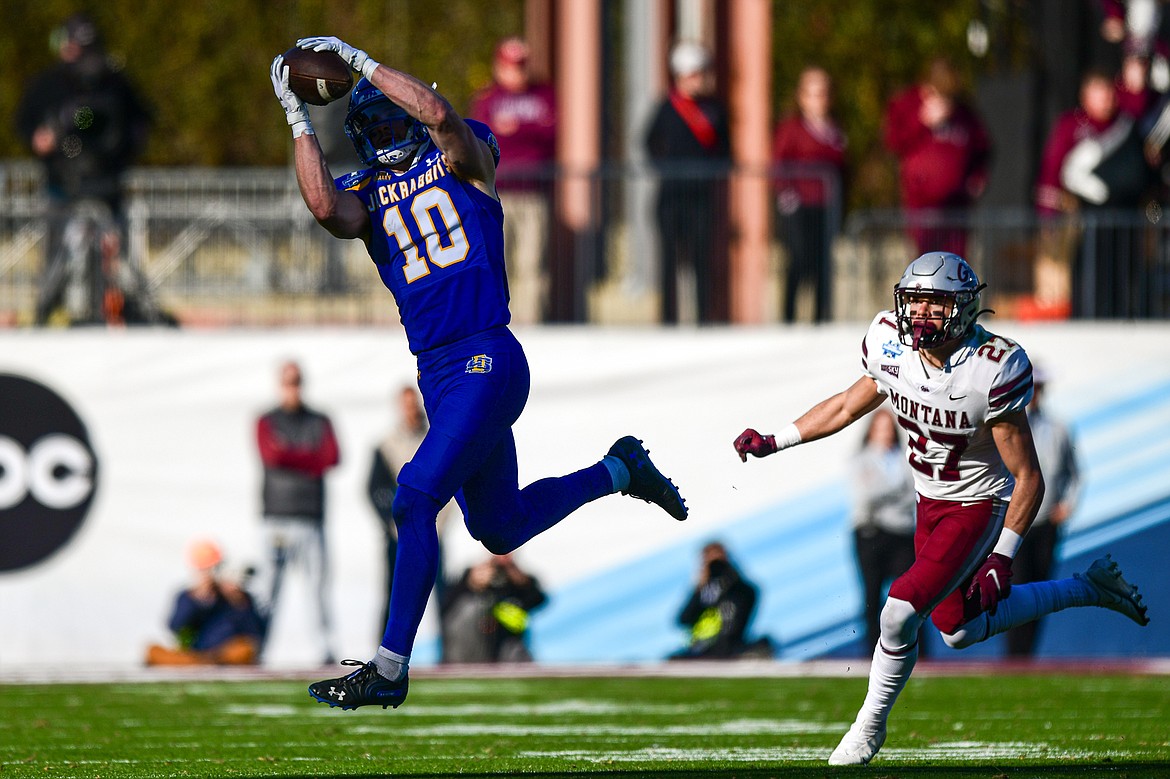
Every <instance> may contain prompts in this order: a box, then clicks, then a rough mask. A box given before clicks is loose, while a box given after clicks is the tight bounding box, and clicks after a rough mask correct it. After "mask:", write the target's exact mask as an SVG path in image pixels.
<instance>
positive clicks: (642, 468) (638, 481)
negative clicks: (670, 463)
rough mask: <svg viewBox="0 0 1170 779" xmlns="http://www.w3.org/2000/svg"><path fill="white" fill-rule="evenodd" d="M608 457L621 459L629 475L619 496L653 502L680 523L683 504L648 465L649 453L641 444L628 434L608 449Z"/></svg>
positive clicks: (674, 489) (669, 484)
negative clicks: (627, 482) (628, 479)
mask: <svg viewBox="0 0 1170 779" xmlns="http://www.w3.org/2000/svg"><path fill="white" fill-rule="evenodd" d="M608 454H609V456H611V457H616V458H618V459H619V460H621V461H622V463H623V464H624V465H625V466H626V469H627V470H628V471H629V472H630V484H629V486H627V487H626V488H625V489H624V490H622V494H623V495H629V496H631V497H634V498H640V499H642V500H644V501H646V502H647V503H655V504H657V505H658V506H661V507H662V510H663V511H665V512H666V513H667V514H669V515H670V516H672V517H674V518H675V519H677V520H679V521H680V522H681V521H682V520H684V519H686V518H687V504H686V501H684V500H683V498H682V495H680V494H679V493H678V487H675V486H674V483H673V482H671V480H670V479H668V478H666V477H665V476H663V475H662V473H661V472H659V470H658V469H657V468H655V467H654V463H652V462H650V452H648V451H647V450H646V447H644V446H642V442H641V441H639V440H638V439H637V438H634V437H633V436H632V435H628V436H625V437H624V438H619V439H618V440H617V441H615V442H614V445H613V446H611V447H610V448H609V452H608Z"/></svg>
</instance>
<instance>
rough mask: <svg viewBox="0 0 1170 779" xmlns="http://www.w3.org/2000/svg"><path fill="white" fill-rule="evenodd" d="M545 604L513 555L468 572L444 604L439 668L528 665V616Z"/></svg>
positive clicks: (496, 557)
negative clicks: (503, 664) (501, 664)
mask: <svg viewBox="0 0 1170 779" xmlns="http://www.w3.org/2000/svg"><path fill="white" fill-rule="evenodd" d="M547 600H548V598H547V596H546V595H545V594H544V591H543V590H542V589H541V588H540V582H538V581H537V580H536V579H535V578H534V577H533V576H531V575H530V574H528V573H525V572H524V571H522V570H521V569H520V567H519V566H517V565H516V561H515V560H514V559H513V558H512V555H511V554H505V555H494V556H492V557H490V558H488V559H486V560H484V561H483V562H481V563H479V564H478V565H474V566H472V567H470V568H468V569H467V570H466V571H464V573H463V576H462V577H460V579H459V581H458V582H456V583H455V584H452V585H451V586H449V587H448V588H447V591H446V593H445V595H444V597H443V600H442V608H441V610H440V611H441V615H442V623H443V624H442V632H443V655H442V657H443V662H444V663H525V662H531V661H532V653H531V652H529V650H528V645H527V639H528V614H529V612H531V611H532V610H533V609H537V608H540V607H541V606H543V605H544V604H545V602H546V601H547Z"/></svg>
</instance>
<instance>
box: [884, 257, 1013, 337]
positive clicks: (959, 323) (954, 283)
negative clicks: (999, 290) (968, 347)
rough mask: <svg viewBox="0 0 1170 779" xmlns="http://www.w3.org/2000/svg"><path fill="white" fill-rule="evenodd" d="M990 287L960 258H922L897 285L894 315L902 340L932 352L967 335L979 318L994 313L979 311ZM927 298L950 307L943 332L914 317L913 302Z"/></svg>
mask: <svg viewBox="0 0 1170 779" xmlns="http://www.w3.org/2000/svg"><path fill="white" fill-rule="evenodd" d="M986 286H987V285H986V284H981V283H979V277H978V276H976V275H975V271H974V270H972V269H971V266H970V265H968V264H967V261H966V260H964V259H963V258H962V257H960V256H959V255H957V254H951V253H950V252H927V253H926V254H924V255H922V256H921V257H919V258H918V259H916V260H914V262H912V263H910V265H909V267H907V268H906V271H905V272H904V273H903V274H902V278H901V279H899V280H898V283H897V284H896V285H894V314H895V315H896V317H897V321H898V337H899V339H900V340H901V341H902V343H904V344H906V345H907V346H910V347H913V348H914V349H915V350H917V349H924V348H925V349H931V348H934V347H936V346H941V345H942V344H945V343H946V342H948V341H951V340H953V339H955V338H961V337H963V336H965V335H967V334H968V333H969V332H970V331H971V328H972V327H974V325H975V320H976V319H978V318H979V315H980V314H984V313H986V312H987V311H989V310H990V309H981V308H980V307H979V293H980V292H982V291H983V288H984V287H986ZM924 296H925V297H931V298H937V299H939V300H940V301H942V302H944V303H946V304H948V305H949V306H950V308H949V310H948V312H947V314H946V315H945V317H944V319H943V324H942V327H941V328H935V327H933V326H930V325H929V324H928V323H925V322H923V321H921V320H919V321H916V320H915V318H914V316H913V314H912V313H911V300H912V299H915V298H921V297H924Z"/></svg>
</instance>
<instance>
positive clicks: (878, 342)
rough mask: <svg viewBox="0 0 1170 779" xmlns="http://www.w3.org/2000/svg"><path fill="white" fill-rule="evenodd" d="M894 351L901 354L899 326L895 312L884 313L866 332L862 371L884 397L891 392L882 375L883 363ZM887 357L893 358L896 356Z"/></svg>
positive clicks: (862, 348) (878, 316)
mask: <svg viewBox="0 0 1170 779" xmlns="http://www.w3.org/2000/svg"><path fill="white" fill-rule="evenodd" d="M892 349H896V350H897V351H898V352H899V353H900V352H901V341H900V340H899V339H898V326H897V325H896V324H895V323H894V312H892V311H882V312H880V313H879V314H878V315H877V316H875V317H874V318H873V322H871V323H870V325H869V329H868V330H866V332H865V338H863V339H862V340H861V370H862V373H863V374H864V375H866V376H869V377H870V378H871V379H873V380H874V381H875V382H876V383H877V389H878V392H879V393H881V395H883V396H885V395H888V394H889V390H888V389H887V387H886V381H885V379H884V378H883V377H882V375H881V371H882V368H881V362H882V357H883V355H886V354H887V352H889V351H890V350H892ZM887 356H889V357H891V358H892V357H895V356H896V355H894V354H889V355H887Z"/></svg>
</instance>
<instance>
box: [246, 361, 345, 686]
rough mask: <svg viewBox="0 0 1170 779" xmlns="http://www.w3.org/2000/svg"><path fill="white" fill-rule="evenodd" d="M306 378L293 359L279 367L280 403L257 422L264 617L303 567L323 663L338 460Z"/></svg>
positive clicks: (328, 657) (329, 427) (271, 614)
mask: <svg viewBox="0 0 1170 779" xmlns="http://www.w3.org/2000/svg"><path fill="white" fill-rule="evenodd" d="M302 378H303V377H302V374H301V368H300V366H299V365H298V364H297V363H296V362H293V361H288V362H285V363H284V364H282V365H281V366H280V404H279V405H278V406H277V407H276V408H274V409H272V410H271V411H268V412H267V413H265V414H264V415H262V416H261V417H260V419H259V420H258V422H257V423H256V443H257V445H258V447H259V450H260V459H261V461H262V462H263V464H264V483H263V490H262V499H263V513H264V522H263V531H264V535H265V537H266V539H267V542H268V549H269V552H270V555H271V570H269V571H268V574H269V576H270V581H269V587H268V600H267V602H266V604H265V608H266V618H267V619H268V620H269V625H271V621H272V620H273V619H274V618H275V616H276V610H277V606H278V604H279V599H280V591H281V584H282V583H283V580H284V573H285V566H286V565H290V564H291V565H299V566H301V567H302V569H303V571H304V573H305V576H306V577H307V579H308V580H309V584H310V586H311V588H312V592H313V594H314V596H315V598H314V602H313V604H312V606H313V608H314V609H315V610H316V612H317V614H316V617H317V625H318V626H319V629H320V635H319V638H318V640H319V642H320V646H321V649H322V652H321V656H322V658H323V661H324V662H325V663H326V664H328V663H331V662H333V652H332V648H331V647H332V644H331V639H330V625H329V610H328V593H327V585H328V579H329V577H328V555H327V554H326V550H325V479H324V476H325V473H326V471H328V470H329V469H330V468H332V467H333V466H335V465H337V463H338V461H339V460H340V456H339V453H338V447H337V439H336V438H335V437H334V435H333V424H332V423H331V422H330V421H329V417H327V416H325V415H324V414H322V413H320V412H318V411H314V410H313V409H311V408H309V407H308V406H306V405H305V404H304V401H303V400H302V399H301V384H302Z"/></svg>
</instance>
